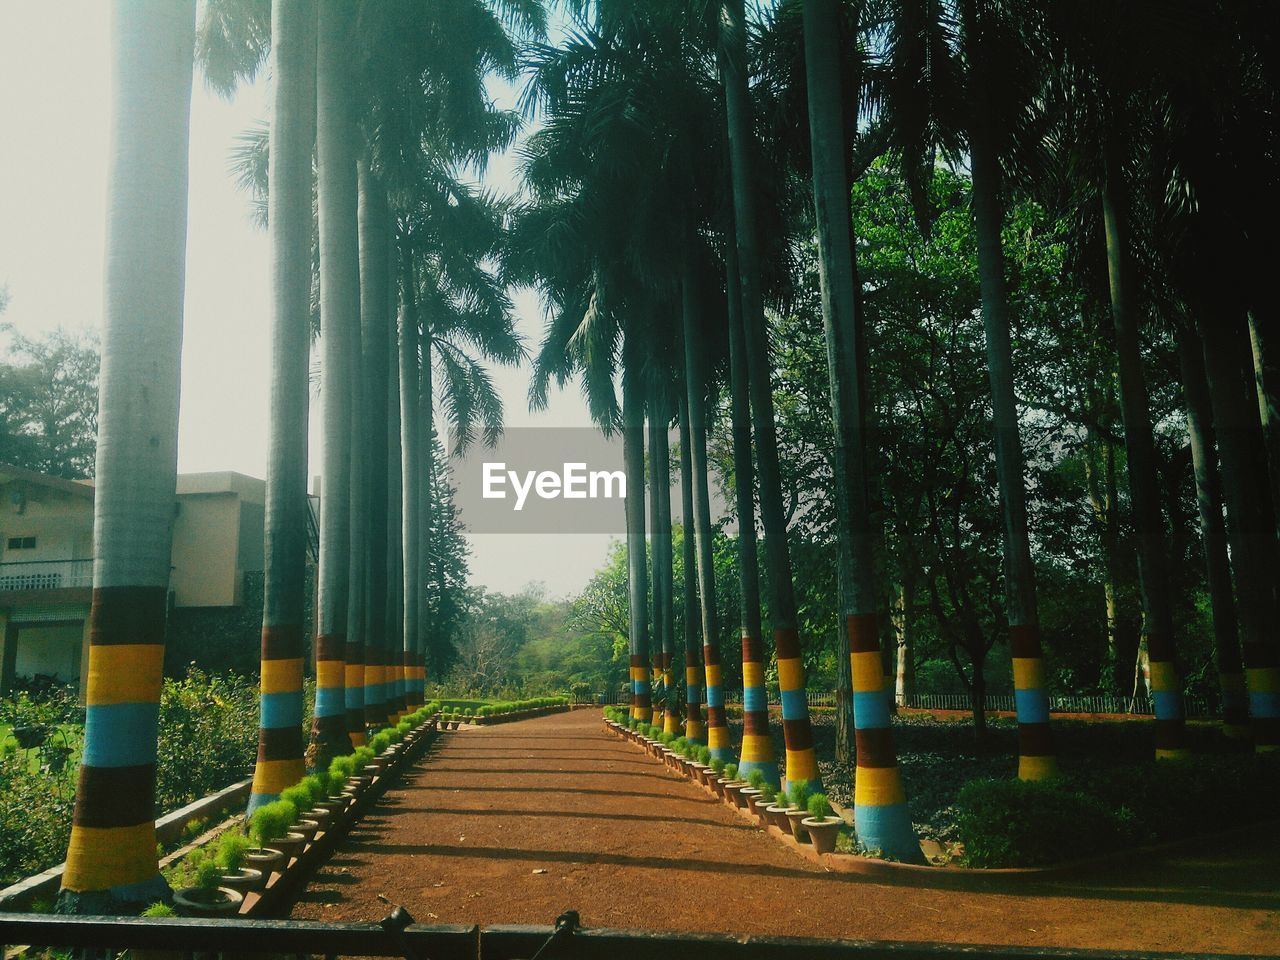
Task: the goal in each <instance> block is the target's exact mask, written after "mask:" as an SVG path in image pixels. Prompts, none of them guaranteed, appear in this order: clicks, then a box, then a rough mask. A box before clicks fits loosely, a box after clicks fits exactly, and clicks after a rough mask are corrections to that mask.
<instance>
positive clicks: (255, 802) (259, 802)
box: [248, 793, 280, 817]
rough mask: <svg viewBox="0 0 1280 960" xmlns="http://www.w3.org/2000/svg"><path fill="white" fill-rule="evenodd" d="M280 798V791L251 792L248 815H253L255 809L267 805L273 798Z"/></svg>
mask: <svg viewBox="0 0 1280 960" xmlns="http://www.w3.org/2000/svg"><path fill="white" fill-rule="evenodd" d="M279 799H280V794H278V793H251V794H249V811H248V816H250V817H252V816H253V813H254V811H255V810H257V809H258V808H259V807H265V806H266V805H267V804H268V803H271V802H272V801H273V800H279Z"/></svg>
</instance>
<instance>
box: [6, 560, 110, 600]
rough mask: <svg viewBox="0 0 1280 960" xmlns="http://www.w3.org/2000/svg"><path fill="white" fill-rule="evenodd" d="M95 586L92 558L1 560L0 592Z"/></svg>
mask: <svg viewBox="0 0 1280 960" xmlns="http://www.w3.org/2000/svg"><path fill="white" fill-rule="evenodd" d="M92 586H93V561H92V560H24V561H21V562H18V563H0V592H5V591H13V590H66V589H68V588H71V587H92Z"/></svg>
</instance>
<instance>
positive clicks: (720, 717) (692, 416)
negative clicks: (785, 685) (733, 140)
mask: <svg viewBox="0 0 1280 960" xmlns="http://www.w3.org/2000/svg"><path fill="white" fill-rule="evenodd" d="M681 315H682V320H683V328H684V350H685V353H684V362H685V370H684V380H685V400H686V403H687V404H688V418H687V420H688V428H689V463H690V470H691V476H692V486H693V538H694V544H695V547H696V550H697V556H698V559H697V564H698V596H699V597H700V598H701V601H702V602H701V613H702V616H701V625H702V660H703V677H704V679H705V682H706V687H707V693H706V696H707V727H706V735H707V747H708V748H709V749H710V750H711V756H712V757H714V758H715V759H717V760H723V761H725V762H728V761H729V759H730V758H731V750H732V744H731V743H730V741H729V724H728V720H727V719H726V717H725V712H724V687H723V685H722V678H721V676H720V626H719V624H718V623H717V620H716V568H715V559H714V547H715V544H714V541H713V537H714V531H713V528H712V526H711V500H710V495H709V485H708V481H707V405H706V394H705V392H704V391H705V389H706V382H707V381H706V377H707V371H706V361H705V359H704V358H705V355H706V354H705V351H706V345H705V340H704V335H703V330H702V323H701V322H700V321H701V317H702V312H701V298H700V288H699V286H698V273H697V268H696V267H692V266H687V267H686V268H685V274H684V283H683V285H682V310H681ZM690 716H692V714H690Z"/></svg>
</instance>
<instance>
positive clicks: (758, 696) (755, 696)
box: [742, 687, 769, 713]
mask: <svg viewBox="0 0 1280 960" xmlns="http://www.w3.org/2000/svg"><path fill="white" fill-rule="evenodd" d="M742 709H743V710H746V711H747V712H749V713H764V712H765V711H766V710H768V709H769V698H768V697H766V696H765V692H764V687H747V688H746V689H745V690H743V691H742Z"/></svg>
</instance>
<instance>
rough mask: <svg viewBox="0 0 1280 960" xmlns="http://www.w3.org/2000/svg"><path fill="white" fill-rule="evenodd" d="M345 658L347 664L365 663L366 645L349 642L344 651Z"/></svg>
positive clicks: (355, 641) (356, 641)
mask: <svg viewBox="0 0 1280 960" xmlns="http://www.w3.org/2000/svg"><path fill="white" fill-rule="evenodd" d="M343 658H344V659H345V660H346V662H347V663H353V664H354V663H360V664H363V663H364V644H363V643H361V642H360V641H359V640H348V641H347V642H346V646H345V647H344V649H343Z"/></svg>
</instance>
